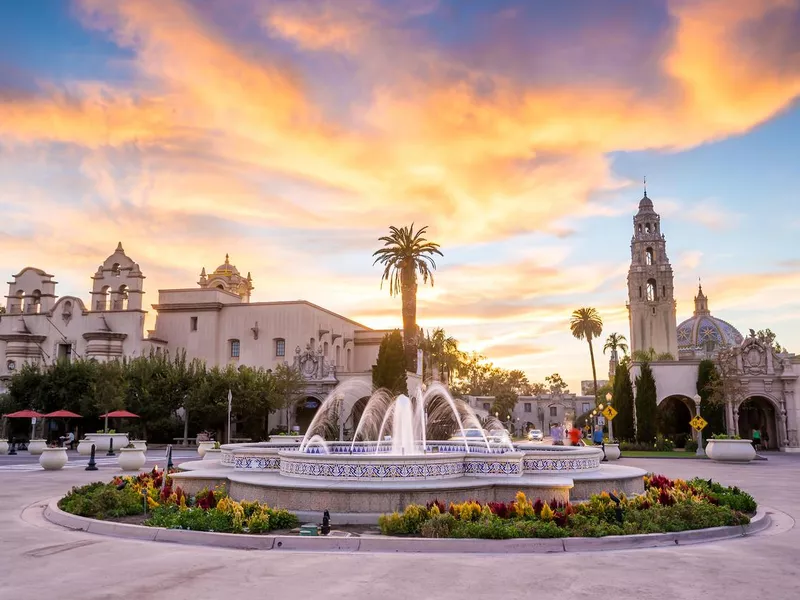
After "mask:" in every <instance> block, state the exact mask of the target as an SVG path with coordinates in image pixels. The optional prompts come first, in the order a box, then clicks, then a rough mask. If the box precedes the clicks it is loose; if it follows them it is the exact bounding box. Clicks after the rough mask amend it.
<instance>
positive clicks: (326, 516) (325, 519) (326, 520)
mask: <svg viewBox="0 0 800 600" xmlns="http://www.w3.org/2000/svg"><path fill="white" fill-rule="evenodd" d="M330 532H331V513H329V512H328V511H327V510H326V511H325V512H324V513H322V535H328V534H329V533H330Z"/></svg>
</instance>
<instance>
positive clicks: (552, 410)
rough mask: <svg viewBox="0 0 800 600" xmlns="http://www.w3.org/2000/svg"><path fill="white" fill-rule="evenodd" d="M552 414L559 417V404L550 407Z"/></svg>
mask: <svg viewBox="0 0 800 600" xmlns="http://www.w3.org/2000/svg"><path fill="white" fill-rule="evenodd" d="M550 416H551V417H557V416H558V407H557V406H551V407H550Z"/></svg>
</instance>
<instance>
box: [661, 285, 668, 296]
mask: <svg viewBox="0 0 800 600" xmlns="http://www.w3.org/2000/svg"><path fill="white" fill-rule="evenodd" d="M661 297H662V298H666V297H667V286H665V285H662V286H661Z"/></svg>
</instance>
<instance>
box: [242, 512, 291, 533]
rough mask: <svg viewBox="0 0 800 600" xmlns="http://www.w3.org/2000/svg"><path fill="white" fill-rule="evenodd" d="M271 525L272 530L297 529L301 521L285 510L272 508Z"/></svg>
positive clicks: (270, 514)
mask: <svg viewBox="0 0 800 600" xmlns="http://www.w3.org/2000/svg"><path fill="white" fill-rule="evenodd" d="M269 523H270V529H292V528H293V527H297V525H298V524H299V521H298V520H297V515H295V514H294V513H290V512H289V511H288V510H286V509H285V508H271V509H269ZM251 529H252V527H251Z"/></svg>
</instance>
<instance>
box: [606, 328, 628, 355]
mask: <svg viewBox="0 0 800 600" xmlns="http://www.w3.org/2000/svg"><path fill="white" fill-rule="evenodd" d="M627 341H628V340H627V338H626V337H625V336H624V335H622V334H621V333H612V334H610V335H609V336H608V337H607V338H606V344H605V346H603V354H605V353H606V350H611V355H612V356H613V355H615V354H616V353H617V352H618V351H619V350H622V354H624V355H626V356H627V354H628V344H626V342H627Z"/></svg>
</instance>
